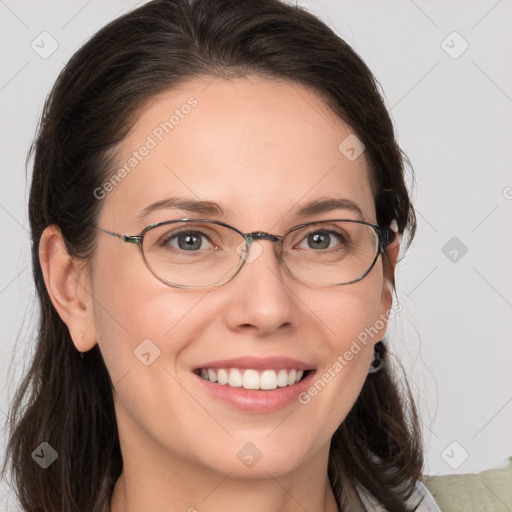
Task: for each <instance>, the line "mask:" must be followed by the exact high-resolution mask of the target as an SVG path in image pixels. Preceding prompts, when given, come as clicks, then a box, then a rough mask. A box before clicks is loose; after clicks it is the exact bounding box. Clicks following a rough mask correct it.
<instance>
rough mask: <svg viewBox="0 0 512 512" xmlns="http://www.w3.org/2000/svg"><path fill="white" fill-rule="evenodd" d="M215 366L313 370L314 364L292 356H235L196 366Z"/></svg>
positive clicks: (206, 367) (212, 367) (198, 367)
mask: <svg viewBox="0 0 512 512" xmlns="http://www.w3.org/2000/svg"><path fill="white" fill-rule="evenodd" d="M202 368H204V369H208V368H211V369H214V368H241V369H247V368H251V369H254V370H281V369H285V370H293V369H295V370H313V369H314V366H312V365H310V364H307V363H304V362H303V361H299V360H297V359H292V358H290V357H255V356H245V357H235V358H232V359H219V360H217V361H209V362H207V363H204V364H202V365H199V366H197V367H196V370H199V369H202Z"/></svg>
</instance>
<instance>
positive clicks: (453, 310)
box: [0, 0, 512, 499]
mask: <svg viewBox="0 0 512 512" xmlns="http://www.w3.org/2000/svg"><path fill="white" fill-rule="evenodd" d="M141 3H143V2H134V1H132V2H130V1H125V2H121V1H113V0H109V1H105V0H103V1H100V0H89V1H70V0H67V1H17V2H15V1H14V0H0V16H1V18H0V23H1V32H0V34H1V36H0V37H1V39H2V41H1V46H0V52H1V68H0V73H1V75H0V107H1V112H2V122H1V126H0V129H1V134H0V144H1V163H0V165H1V178H0V180H1V181H0V183H1V186H0V236H1V240H2V243H1V245H0V250H1V261H2V271H1V274H0V315H1V320H0V326H1V338H0V420H1V422H2V423H3V422H4V420H5V414H6V412H7V409H8V404H9V400H10V397H11V396H12V393H13V392H14V390H15V385H16V384H17V382H18V379H19V376H20V375H21V372H22V371H23V369H24V367H25V366H26V364H27V362H28V360H29V356H30V354H31V351H32V338H31V333H32V330H33V329H34V326H35V325H36V320H37V319H36V318H34V316H35V314H34V312H35V302H34V290H33V286H32V282H31V267H30V253H29V243H28V237H29V235H28V221H27V213H26V204H27V196H28V187H27V180H26V177H25V158H26V152H27V149H28V147H29V145H30V143H31V141H32V138H33V136H34V132H35V127H36V124H37V120H38V118H39V116H40V114H41V110H42V105H43V101H44V98H45V96H46V95H47V93H48V92H49V90H50V88H51V86H52V84H53V82H54V81H55V79H56V77H57V74H58V72H59V71H60V69H61V68H62V67H63V65H64V63H65V62H67V60H68V59H69V58H70V57H71V55H72V54H73V53H74V52H75V50H76V49H77V48H78V47H79V46H80V45H81V44H82V43H83V42H84V41H85V40H86V39H87V38H89V37H90V36H91V35H92V34H93V33H94V32H95V31H97V30H98V29H99V28H100V27H101V26H103V25H105V24H106V23H107V22H108V21H110V20H111V19H113V18H115V17H117V16H118V15H119V14H121V12H122V11H125V10H128V9H129V8H131V7H132V6H135V5H139V4H141ZM299 5H302V6H305V7H306V8H308V9H309V10H310V11H312V12H314V13H316V14H317V15H319V16H320V18H321V19H323V20H324V21H325V22H326V23H327V24H328V25H329V26H331V27H332V28H333V29H334V30H335V31H336V32H337V33H338V34H339V35H340V36H342V37H343V38H344V39H345V40H346V41H347V42H348V43H349V44H350V45H352V47H353V48H354V49H355V50H356V51H357V52H358V53H359V54H360V55H361V56H362V57H363V59H364V60H365V61H366V62H367V64H368V65H369V67H370V69H371V70H372V71H373V72H374V74H375V75H376V77H377V79H378V80H379V81H380V83H381V85H382V87H383V90H384V92H385V97H386V102H387V105H388V108H389V109H390V111H391V115H392V117H393V120H394V122H395V126H396V129H397V133H398V137H399V143H400V145H401V146H402V148H403V149H404V150H405V152H406V153H407V154H408V155H409V157H410V158H411V160H412V163H413V166H414V169H415V173H416V185H415V187H414V192H413V200H414V204H415V206H416V208H417V213H418V221H419V226H418V232H417V237H416V239H415V241H414V243H413V245H412V247H411V249H410V250H409V252H408V253H407V254H405V255H404V259H403V261H401V262H400V264H399V266H398V270H397V289H398V297H399V301H400V303H401V304H402V306H403V310H402V311H401V312H400V313H399V314H398V316H397V318H396V319H395V320H393V321H392V324H391V325H390V332H389V334H390V335H389V338H390V339H391V340H392V344H393V351H394V352H395V353H397V355H398V356H399V357H400V358H401V359H402V361H403V363H404V367H405V370H406V372H407V374H408V376H409V378H410V381H411V384H412V387H413V391H414V394H415V396H416V397H417V401H418V406H419V409H420V412H421V415H422V421H423V425H424V431H425V442H426V448H427V465H426V468H425V472H426V473H428V474H432V475H433V474H438V473H441V474H444V473H470V472H478V471H481V470H483V469H487V468H494V467H500V466H503V465H504V462H505V459H506V457H509V456H511V455H512V436H510V431H511V425H512V385H511V371H510V368H511V364H512V344H511V343H510V340H511V331H512V325H511V323H512V322H511V318H512V315H511V312H512V286H511V275H512V270H511V265H510V262H511V261H512V238H511V236H510V233H512V229H511V227H512V215H511V213H512V175H511V172H510V165H511V163H512V154H511V153H512V149H511V147H512V117H511V113H512V68H511V65H510V64H511V55H512V31H511V30H510V20H511V19H512V1H511V0H499V1H495V0H489V1H487V0H485V1H484V0H482V1H426V0H423V1H420V0H415V1H412V0H403V1H385V2H370V1H368V0H366V1H361V0H360V1H344V0H343V1H336V0H312V1H307V2H305V1H302V2H299ZM42 32H47V33H48V34H50V36H48V35H44V34H43V35H41V33H42ZM453 32H457V34H453ZM52 40H54V41H55V42H56V43H54V42H53V41H52ZM443 41H444V42H443ZM52 44H54V45H55V44H58V47H57V48H56V50H55V51H54V52H53V53H52V54H51V55H49V56H47V55H44V54H43V52H45V51H46V52H49V51H50V50H51V49H52V46H51V45H52ZM31 45H33V46H34V47H35V48H37V51H36V50H35V49H33V47H32V46H31ZM466 45H469V46H468V48H467V49H466V50H465V51H464V52H462V50H464V48H465V46H466ZM41 54H43V55H41ZM459 54H460V55H459ZM43 57H46V58H43ZM465 251H467V252H465ZM13 354H14V364H13V366H12V367H11V373H8V369H9V366H10V364H11V360H12V357H13ZM0 441H1V442H2V446H4V443H5V432H3V431H2V434H1V436H0ZM6 489H7V487H6V486H5V484H4V486H3V487H2V488H0V499H1V497H2V496H1V495H2V494H3V493H5V492H7V491H6Z"/></svg>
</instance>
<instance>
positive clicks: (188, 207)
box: [137, 197, 363, 220]
mask: <svg viewBox="0 0 512 512" xmlns="http://www.w3.org/2000/svg"><path fill="white" fill-rule="evenodd" d="M163 209H179V210H184V211H186V212H190V213H196V214H201V215H209V216H217V217H227V216H229V215H228V214H232V213H233V212H232V210H231V209H229V210H225V209H224V208H223V207H222V206H221V205H219V204H218V203H215V202H213V201H196V200H194V199H186V198H182V197H172V198H168V199H162V200H161V201H156V202H154V203H152V204H150V205H149V206H147V207H146V208H144V209H143V210H142V212H141V213H140V214H139V215H138V217H137V219H138V220H143V219H144V218H146V217H147V216H148V215H149V214H150V213H152V212H153V211H155V210H163ZM332 210H347V211H349V212H352V213H355V214H356V215H357V216H358V217H359V219H360V220H363V212H362V211H361V208H359V206H358V205H357V204H356V203H354V202H353V201H350V200H349V199H344V198H328V199H316V200H315V201H311V202H309V203H306V204H305V205H302V206H298V205H297V206H295V207H294V208H292V209H291V213H292V214H293V215H296V216H297V217H311V216H313V215H319V214H321V213H327V212H330V211H332Z"/></svg>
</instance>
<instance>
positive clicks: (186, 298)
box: [92, 245, 202, 383]
mask: <svg viewBox="0 0 512 512" xmlns="http://www.w3.org/2000/svg"><path fill="white" fill-rule="evenodd" d="M122 249H124V250H125V251H128V250H133V251H134V253H135V254H133V255H127V254H126V253H125V252H122V251H117V252H115V253H114V251H113V252H112V253H110V254H109V255H108V258H107V257H105V258H103V259H102V260H100V259H98V261H97V262H96V265H95V272H94V280H93V283H92V293H93V297H94V301H93V306H94V323H95V329H96V335H97V341H98V345H99V347H100V350H101V353H102V355H103V358H104V360H105V364H106V365H107V368H108V370H109V373H110V375H111V378H112V382H114V383H115V382H117V380H119V379H120V378H121V377H123V375H125V374H126V373H127V372H128V371H135V372H140V371H142V370H143V369H146V368H147V367H148V366H152V365H153V361H154V362H155V363H156V362H158V358H159V357H160V355H164V352H165V356H166V359H168V361H167V362H169V361H176V358H177V356H178V355H179V353H180V351H181V350H182V349H183V348H184V345H185V344H186V340H189V339H190V336H189V337H188V338H187V337H186V336H183V335H180V332H181V331H182V330H183V329H184V326H185V324H186V323H187V322H183V320H184V319H185V318H186V317H187V315H188V314H189V313H190V312H191V311H193V309H194V307H195V305H196V304H197V302H198V301H199V300H200V299H201V296H202V294H197V293H196V294H193V293H192V294H190V293H186V292H183V291H180V290H173V289H172V288H170V287H169V286H166V285H164V284H163V283H161V282H160V281H158V280H157V279H156V278H155V277H154V276H153V275H152V274H151V272H150V271H149V270H148V268H147V267H146V266H145V265H144V262H143V261H142V258H141V257H140V254H138V253H137V251H136V248H135V247H131V246H128V245H127V246H126V247H122ZM132 256H133V257H132ZM123 258H124V259H123ZM139 260H140V261H139ZM113 262H119V263H118V264H115V263H113ZM188 329H189V330H190V326H189V327H188ZM181 340H183V341H181ZM164 344H165V346H163V345H164ZM148 354H149V355H148ZM148 363H149V364H148Z"/></svg>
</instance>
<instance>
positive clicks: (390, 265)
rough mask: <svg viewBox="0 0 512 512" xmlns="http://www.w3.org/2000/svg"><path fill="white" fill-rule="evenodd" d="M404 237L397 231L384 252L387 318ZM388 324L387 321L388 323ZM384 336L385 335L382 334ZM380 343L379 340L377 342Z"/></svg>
mask: <svg viewBox="0 0 512 512" xmlns="http://www.w3.org/2000/svg"><path fill="white" fill-rule="evenodd" d="M401 241H402V236H401V235H400V233H398V232H397V231H395V238H394V240H393V242H391V243H390V244H389V245H388V246H387V247H386V248H385V249H384V250H385V253H386V259H384V255H383V266H384V283H383V286H382V295H381V311H380V312H381V315H385V316H386V318H388V316H389V311H390V310H391V306H392V304H393V285H392V283H393V282H394V276H395V268H396V263H397V261H398V255H399V253H400V243H401ZM386 324H387V321H386ZM382 336H384V333H382ZM377 341H378V340H377Z"/></svg>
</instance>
